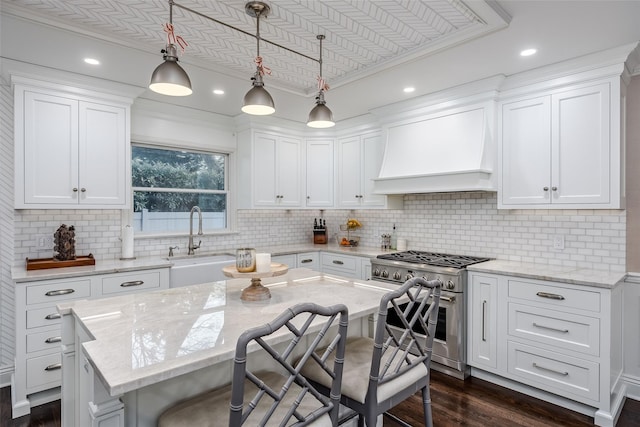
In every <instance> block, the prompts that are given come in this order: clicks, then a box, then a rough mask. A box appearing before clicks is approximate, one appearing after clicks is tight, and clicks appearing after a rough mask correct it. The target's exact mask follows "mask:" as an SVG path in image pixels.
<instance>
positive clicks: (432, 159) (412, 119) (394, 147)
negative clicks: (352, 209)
mask: <svg viewBox="0 0 640 427" xmlns="http://www.w3.org/2000/svg"><path fill="white" fill-rule="evenodd" d="M495 97H496V92H495V91H492V92H491V93H484V94H483V95H476V96H473V97H467V98H463V99H461V98H458V99H457V100H455V101H446V102H439V103H437V104H431V105H430V106H428V107H422V108H417V109H416V108H414V109H412V110H407V109H406V108H405V111H403V112H401V113H397V112H396V113H395V114H393V115H389V114H385V118H384V119H383V118H381V120H383V121H386V122H387V123H386V124H384V125H383V130H384V135H385V137H386V146H385V152H384V158H383V161H382V166H381V168H380V173H379V176H378V178H377V179H374V180H373V181H374V193H376V194H411V193H434V192H457V191H496V190H497V185H496V182H497V181H496V177H495V173H494V165H495V163H496V161H495V158H496V141H495V109H496V102H495ZM423 105H424V104H423ZM376 113H377V114H380V113H381V111H377V112H376ZM382 113H383V114H384V113H388V111H387V112H382Z"/></svg>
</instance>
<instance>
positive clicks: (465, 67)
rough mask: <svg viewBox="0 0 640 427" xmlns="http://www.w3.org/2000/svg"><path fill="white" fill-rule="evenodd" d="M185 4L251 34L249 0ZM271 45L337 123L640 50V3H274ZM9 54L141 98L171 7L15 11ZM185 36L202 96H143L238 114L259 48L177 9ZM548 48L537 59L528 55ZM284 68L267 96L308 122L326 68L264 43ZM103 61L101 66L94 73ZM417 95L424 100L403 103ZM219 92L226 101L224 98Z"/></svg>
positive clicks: (14, 7)
mask: <svg viewBox="0 0 640 427" xmlns="http://www.w3.org/2000/svg"><path fill="white" fill-rule="evenodd" d="M176 3H178V4H180V5H183V6H185V7H188V8H190V9H192V10H193V11H195V12H198V13H201V14H205V15H207V16H209V17H211V18H214V19H216V20H219V21H221V22H224V23H226V24H229V25H233V26H234V27H236V28H239V29H241V30H243V31H246V32H248V33H250V34H255V29H256V28H255V23H256V20H255V18H252V17H251V16H249V15H247V14H246V13H245V9H244V5H245V1H244V0H220V1H207V0H180V1H177V2H176ZM267 3H268V4H269V5H270V7H271V13H270V15H269V16H268V17H267V18H263V19H261V21H260V33H261V36H262V38H264V39H267V40H269V41H272V42H275V43H278V44H280V45H282V46H284V47H286V48H289V49H293V50H295V51H296V52H299V53H302V54H304V55H307V56H310V57H311V58H314V59H318V58H319V44H318V40H317V39H316V35H317V34H324V35H325V36H326V39H325V41H324V42H323V76H324V77H325V79H326V80H327V82H328V83H329V85H330V86H331V89H330V90H329V91H328V93H327V94H326V99H327V105H328V106H329V107H330V108H331V109H332V110H333V112H334V116H335V118H336V120H338V121H340V120H344V119H346V118H350V117H354V116H358V115H362V114H365V113H367V112H368V111H369V110H371V109H372V108H376V107H380V106H382V105H387V104H390V103H393V102H397V101H401V100H403V99H406V98H407V97H414V96H419V95H423V94H428V93H431V92H434V91H438V90H442V89H445V88H448V87H451V86H455V85H459V84H462V83H466V82H470V81H473V80H477V79H480V78H484V77H489V76H493V75H496V74H505V75H510V74H514V73H518V72H521V71H524V70H528V69H531V68H536V67H539V66H543V65H547V64H551V63H554V62H558V61H561V60H564V59H568V58H572V57H577V56H581V55H584V54H588V53H592V52H596V51H599V50H603V49H608V48H611V47H617V46H620V45H623V44H626V43H630V42H634V41H638V40H640V25H639V24H638V20H639V19H640V1H613V0H606V1H524V0H519V1H515V0H504V1H499V2H494V1H487V2H485V1H480V0H468V1H465V2H463V1H459V0H370V1H366V0H271V1H268V2H267ZM0 7H1V8H2V9H1V13H2V15H3V20H2V27H1V31H2V33H1V34H0V35H1V36H2V37H1V45H0V54H1V56H2V57H4V58H9V59H13V60H16V61H21V62H27V63H34V64H38V65H44V66H47V67H51V68H56V69H63V70H68V71H74V72H77V73H80V74H86V75H93V76H96V77H100V78H106V79H109V80H114V81H120V82H125V83H129V84H133V85H137V86H140V87H145V86H146V85H147V84H148V80H149V77H150V75H151V72H152V71H153V69H154V68H155V66H157V65H158V64H160V63H161V61H162V57H161V54H160V49H162V48H163V47H164V45H165V43H166V40H167V38H166V34H165V33H164V32H163V29H162V24H164V23H165V22H168V20H169V4H168V1H165V0H93V1H91V0H2V2H1V3H0ZM173 24H174V26H175V33H176V35H180V36H182V37H183V38H184V40H185V41H186V42H187V43H188V46H187V47H186V50H185V52H184V54H183V55H181V58H180V63H181V64H182V66H183V67H184V68H185V70H186V71H187V73H188V74H189V75H190V77H191V80H192V83H193V87H194V94H193V95H191V96H190V97H186V98H180V99H178V98H167V97H164V96H161V95H157V94H154V93H152V92H150V91H147V92H145V93H144V94H143V97H146V98H151V99H156V100H164V101H169V102H174V103H177V104H180V105H185V106H190V107H193V108H197V109H202V110H206V111H213V112H216V113H220V114H224V115H228V116H235V115H237V114H238V113H239V109H240V106H241V102H242V97H243V96H244V93H245V92H246V91H247V90H248V89H249V87H250V77H251V75H252V73H253V71H254V70H255V65H254V64H253V58H254V57H255V54H256V40H255V38H254V37H252V36H251V35H246V34H243V33H241V32H238V31H236V30H234V29H231V28H228V27H226V26H224V25H221V24H219V23H216V22H213V21H211V20H209V19H206V18H203V17H202V16H199V15H198V14H197V13H193V12H191V11H187V10H184V9H183V8H181V7H178V6H174V8H173ZM526 47H536V48H537V49H538V51H539V52H538V54H537V55H535V56H533V57H528V58H521V57H519V55H518V52H519V51H520V50H521V49H523V48H526ZM260 53H261V56H262V57H263V58H264V63H265V65H267V66H268V67H270V68H271V70H272V75H271V76H266V77H265V85H266V87H267V89H268V90H269V91H270V92H271V93H272V95H273V97H274V99H275V102H276V109H277V112H276V115H278V116H280V117H284V118H289V119H292V120H297V121H301V122H304V121H305V120H306V115H307V114H308V111H309V110H310V108H311V106H312V105H313V97H314V94H315V91H316V76H317V74H318V63H317V62H316V61H314V60H311V59H308V58H305V57H303V56H300V55H298V54H296V53H292V52H289V51H287V50H285V49H281V48H279V47H276V46H273V45H271V44H269V43H265V42H263V43H261V47H260ZM85 56H92V57H96V58H98V59H100V60H101V62H102V63H101V65H100V66H97V67H95V66H94V67H91V66H88V65H86V64H84V63H82V62H81V60H82V58H83V57H85ZM405 86H414V87H415V88H416V91H415V92H414V93H413V94H409V95H407V94H405V93H403V92H402V89H403V87H405ZM214 88H220V89H224V90H225V92H226V93H225V95H223V96H214V95H213V94H212V93H211V90H212V89H214Z"/></svg>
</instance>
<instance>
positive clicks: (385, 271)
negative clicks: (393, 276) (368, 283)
mask: <svg viewBox="0 0 640 427" xmlns="http://www.w3.org/2000/svg"><path fill="white" fill-rule="evenodd" d="M380 275H381V276H382V277H384V278H385V279H386V278H388V277H389V272H388V271H387V270H382V274H380Z"/></svg>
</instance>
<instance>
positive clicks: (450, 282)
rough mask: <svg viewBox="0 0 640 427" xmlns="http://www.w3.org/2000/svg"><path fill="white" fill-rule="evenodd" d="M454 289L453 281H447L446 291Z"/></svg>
mask: <svg viewBox="0 0 640 427" xmlns="http://www.w3.org/2000/svg"><path fill="white" fill-rule="evenodd" d="M455 287H456V284H455V283H453V280H449V281H448V282H447V289H453V288H455Z"/></svg>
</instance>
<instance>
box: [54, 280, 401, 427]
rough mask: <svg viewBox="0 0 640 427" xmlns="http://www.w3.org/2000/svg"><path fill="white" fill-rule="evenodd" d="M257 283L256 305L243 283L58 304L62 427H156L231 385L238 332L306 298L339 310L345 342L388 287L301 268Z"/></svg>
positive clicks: (363, 331) (366, 331)
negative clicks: (170, 412) (343, 311)
mask: <svg viewBox="0 0 640 427" xmlns="http://www.w3.org/2000/svg"><path fill="white" fill-rule="evenodd" d="M263 284H264V285H265V286H267V287H269V289H270V291H271V295H272V297H271V298H270V299H269V300H267V301H260V302H246V301H243V300H241V299H240V294H241V291H242V289H243V288H245V287H247V286H248V285H249V283H248V280H246V279H232V280H227V281H220V282H212V283H205V284H201V285H193V286H187V287H182V288H174V289H167V290H161V291H155V292H148V293H144V294H133V295H127V296H122V297H113V298H106V299H100V300H87V301H75V302H70V303H65V304H61V305H59V306H58V310H59V312H60V313H61V314H62V316H63V317H62V338H63V343H62V365H63V367H62V369H63V372H62V377H63V378H62V424H63V426H65V427H72V426H78V427H79V426H83V427H84V426H89V425H91V426H104V425H108V426H110V427H111V426H119V427H124V426H137V427H144V426H155V425H156V421H157V417H158V416H159V415H160V414H161V413H162V411H164V410H165V409H166V408H167V407H169V406H171V404H173V403H175V402H176V401H179V400H182V399H185V398H188V397H191V396H193V395H195V394H198V393H200V392H202V391H204V390H206V389H211V388H213V387H215V386H217V385H223V384H225V383H228V382H230V381H231V373H232V365H233V355H234V352H235V345H236V341H237V338H238V336H239V335H240V334H241V333H242V332H243V331H245V330H246V329H249V328H251V327H254V326H258V325H262V324H264V323H267V322H269V321H271V320H273V319H274V318H275V317H276V316H277V315H279V314H280V313H282V312H283V311H284V310H285V309H286V308H287V307H290V306H292V305H294V304H296V303H299V302H307V301H309V302H314V303H316V304H320V305H332V304H336V303H343V304H345V305H346V306H347V307H348V309H349V335H370V333H371V328H372V320H371V319H370V318H371V316H370V315H372V314H374V313H376V312H377V309H378V306H379V303H380V299H381V297H382V295H384V294H385V293H386V292H388V291H389V290H391V289H394V288H396V287H397V285H393V284H388V283H382V282H375V281H363V280H357V279H348V278H343V277H338V276H334V275H328V274H322V273H318V272H315V271H312V270H309V269H304V268H300V269H293V270H290V271H289V272H288V273H287V274H286V275H284V276H279V277H273V278H268V279H263ZM270 340H272V344H276V343H277V342H278V336H277V335H274V336H272V337H270ZM256 357H258V356H256ZM266 363H268V362H266Z"/></svg>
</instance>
